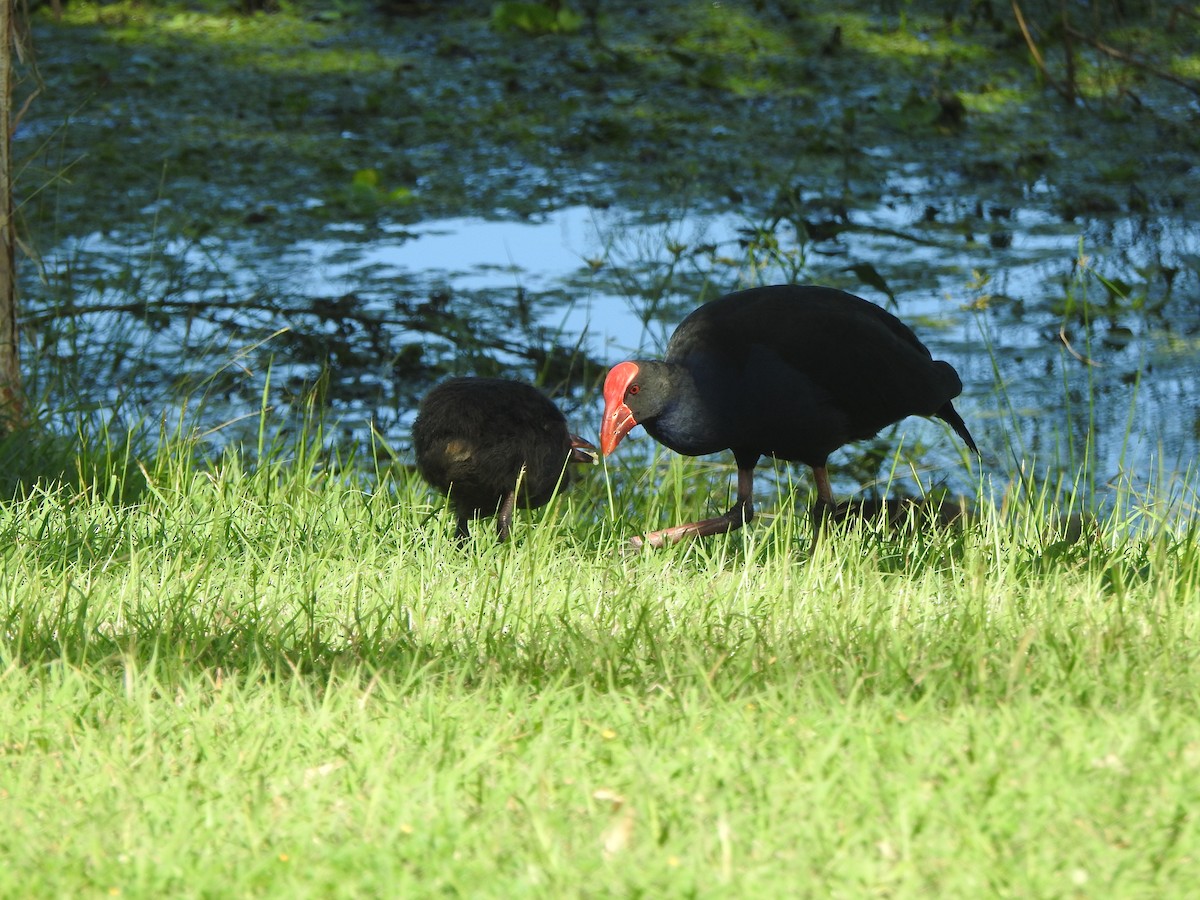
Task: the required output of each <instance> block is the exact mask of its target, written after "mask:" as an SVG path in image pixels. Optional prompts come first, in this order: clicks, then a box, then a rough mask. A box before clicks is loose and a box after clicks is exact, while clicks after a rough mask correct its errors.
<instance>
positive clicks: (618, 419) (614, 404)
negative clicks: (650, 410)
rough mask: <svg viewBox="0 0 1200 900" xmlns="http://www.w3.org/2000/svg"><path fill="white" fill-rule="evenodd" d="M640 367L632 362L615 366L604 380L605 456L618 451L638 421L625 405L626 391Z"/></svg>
mask: <svg viewBox="0 0 1200 900" xmlns="http://www.w3.org/2000/svg"><path fill="white" fill-rule="evenodd" d="M637 374H638V367H637V365H636V364H634V363H631V362H623V363H618V364H617V365H615V366H613V367H612V368H611V369H610V370H609V372H608V377H607V378H605V379H604V418H603V420H601V422H600V452H601V453H603V454H604V455H605V456H608V454H610V453H612V452H613V451H614V450H616V449H617V444H619V443H621V438H623V437H625V435H627V434H629V432H630V431H631V430H632V429H633V427H634V426H635V425H637V419H635V418H634V417H633V412H632V411H631V410H630V409H629V407H628V406H626V405H625V389H626V388H628V387H629V383H630V382H631V381H633V379H635V378H637Z"/></svg>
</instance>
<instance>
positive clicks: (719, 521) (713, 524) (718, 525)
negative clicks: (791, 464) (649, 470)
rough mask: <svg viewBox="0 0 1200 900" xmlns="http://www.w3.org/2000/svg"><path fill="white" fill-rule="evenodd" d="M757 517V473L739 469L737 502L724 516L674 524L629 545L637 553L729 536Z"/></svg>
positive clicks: (751, 470) (631, 539)
mask: <svg viewBox="0 0 1200 900" xmlns="http://www.w3.org/2000/svg"><path fill="white" fill-rule="evenodd" d="M753 518H754V470H753V469H738V489H737V502H736V503H734V504H733V508H732V509H730V510H729V512H727V513H725V515H723V516H716V517H715V518H712V519H702V520H701V521H699V522H688V523H687V524H685V525H673V526H672V527H670V528H664V529H662V530H661V531H652V532H650V533H649V534H647V535H646V536H644V537H632V538H630V539H629V546H630V547H632V548H633V549H635V550H640V549H642V547H644V546H646V545H649V546H651V547H666V546H669V545H671V544H678V543H679V542H680V541H682V540H684V539H686V538H691V537H708V536H709V535H712V534H725V533H726V532H730V531H737V529H739V528H741V527H742V526H743V525H744V524H746V523H747V522H749V521H750V520H751V519H753Z"/></svg>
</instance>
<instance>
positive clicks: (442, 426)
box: [412, 378, 596, 541]
mask: <svg viewBox="0 0 1200 900" xmlns="http://www.w3.org/2000/svg"><path fill="white" fill-rule="evenodd" d="M412 436H413V450H414V451H415V452H416V457H417V471H418V472H420V473H421V477H422V478H424V479H425V480H426V481H427V482H429V484H430V485H432V486H433V487H434V488H436V489H437V490H439V491H441V492H442V493H443V494H447V495H449V497H450V502H451V503H453V504H454V510H455V513H456V514H457V515H458V537H459V538H460V539H461V540H466V539H467V537H469V536H470V529H469V527H468V524H467V523H468V520H470V519H471V518H474V517H477V516H490V515H495V516H496V523H497V525H496V531H497V535H498V537H499V539H500V540H501V541H503V540H505V539H506V538H507V537H508V533H509V530H510V529H511V527H512V517H513V507H514V506H520V507H521V508H522V509H536V508H537V507H539V506H545V505H546V504H547V503H548V502H549V501H550V498H551V497H552V496H554V492H555V490H556V489H558V488H559V486H560V485H561V486H566V484H567V482H568V481H569V480H570V479H569V473H568V471H567V469H566V464H567V462H589V463H594V462H595V461H596V456H595V453H589V452H588V451H589V450H591V451H594V450H595V447H593V446H592V445H591V444H589V443H588V442H587V441H585V440H583V439H582V438H580V437H576V436H575V435H573V434H571V433H570V432H569V431H568V430H567V421H566V419H564V418H563V414H562V413H561V412H559V409H558V407H557V406H555V405H554V404H553V403H551V402H550V401H549V400H548V399H547V398H546V397H545V396H544V395H543V394H542V393H541V392H540V391H538V390H537V388H534V387H532V386H530V385H528V384H522V383H520V382H517V381H507V380H505V379H502V378H451V379H449V380H448V381H444V382H442V383H441V384H439V385H438V386H437V387H435V388H434V389H433V390H431V391H430V392H429V393H428V394H426V396H425V399H424V400H422V401H421V408H420V410H419V411H418V413H417V420H416V422H414V423H413V429H412Z"/></svg>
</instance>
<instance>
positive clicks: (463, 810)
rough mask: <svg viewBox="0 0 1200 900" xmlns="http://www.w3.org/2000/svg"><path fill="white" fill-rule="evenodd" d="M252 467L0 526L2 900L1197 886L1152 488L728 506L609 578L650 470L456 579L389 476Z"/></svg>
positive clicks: (433, 536) (448, 543) (299, 447)
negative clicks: (894, 510)
mask: <svg viewBox="0 0 1200 900" xmlns="http://www.w3.org/2000/svg"><path fill="white" fill-rule="evenodd" d="M288 450H289V448H288V446H287V445H286V444H282V445H277V446H276V448H275V450H274V451H273V452H268V454H267V457H266V460H265V461H264V462H263V463H262V464H260V465H258V466H254V467H251V466H249V465H248V464H243V463H242V462H241V461H239V459H238V457H237V456H236V455H228V456H226V457H225V458H224V459H223V460H221V461H219V462H215V463H212V464H200V463H196V462H194V461H192V458H191V456H190V455H189V454H188V453H187V452H186V448H185V449H179V448H178V447H164V448H161V449H160V451H159V452H158V454H157V461H148V462H146V463H145V466H144V471H142V470H139V468H138V467H137V466H128V467H124V468H123V467H121V466H118V465H115V464H114V465H113V467H112V468H113V473H112V474H111V477H110V476H109V475H108V474H105V473H98V474H97V475H96V476H95V477H93V478H91V479H87V478H84V479H82V482H83V483H82V484H81V485H80V484H77V485H75V486H57V487H56V486H53V485H52V484H50V483H47V484H45V485H43V486H42V487H40V488H39V489H37V490H30V491H26V492H25V493H24V494H23V495H22V499H18V500H15V501H11V502H6V503H4V504H2V505H0V541H2V546H3V548H4V549H3V551H0V552H2V554H3V555H2V559H3V578H2V579H0V620H2V622H3V637H2V639H0V641H2V642H0V809H2V810H3V811H4V815H5V819H6V827H5V828H4V829H3V830H2V831H0V857H2V858H3V859H4V860H5V865H4V866H3V867H2V868H0V896H106V895H117V894H119V895H123V896H132V897H156V896H165V895H171V896H200V895H205V896H259V895H262V896H289V897H291V896H371V895H380V896H428V895H446V894H462V895H470V896H496V897H508V896H514V895H521V894H524V895H532V896H546V897H562V896H654V897H670V896H690V895H697V896H778V897H785V896H786V897H792V896H814V897H824V896H865V895H874V894H882V895H888V896H990V895H1002V896H1014V897H1035V896H1036V897H1049V896H1071V895H1077V896H1122V897H1133V896H1146V897H1149V896H1155V897H1170V896H1185V895H1187V894H1188V893H1190V891H1191V890H1192V885H1193V883H1194V874H1195V871H1196V869H1197V865H1198V861H1200V828H1198V820H1197V815H1198V814H1197V810H1198V809H1200V709H1198V708H1197V707H1198V705H1200V704H1198V699H1200V666H1197V664H1196V662H1197V660H1196V655H1197V650H1196V648H1197V647H1198V646H1200V640H1198V639H1200V633H1198V632H1200V607H1198V606H1197V601H1196V597H1197V594H1198V593H1200V550H1198V549H1197V545H1198V543H1200V541H1198V540H1197V538H1198V537H1200V536H1198V535H1197V533H1196V531H1197V529H1196V527H1195V525H1194V524H1190V519H1189V516H1190V515H1191V513H1192V512H1194V505H1195V495H1194V493H1189V492H1188V490H1187V489H1186V487H1184V488H1176V489H1174V490H1175V496H1174V497H1172V488H1171V486H1170V485H1165V484H1164V485H1157V486H1153V487H1152V488H1151V489H1149V493H1146V494H1144V495H1139V496H1135V495H1133V494H1131V493H1128V492H1127V493H1126V494H1125V495H1123V497H1122V498H1121V502H1120V503H1118V504H1117V505H1116V506H1114V510H1115V511H1114V512H1112V513H1109V514H1105V515H1104V516H1101V517H1100V519H1099V520H1098V521H1097V523H1096V524H1095V525H1094V527H1093V526H1089V527H1087V528H1085V529H1084V531H1083V535H1082V536H1081V537H1080V538H1079V539H1078V540H1076V541H1074V542H1071V541H1069V540H1065V539H1062V538H1061V537H1060V536H1059V534H1058V530H1057V526H1056V525H1054V522H1055V521H1056V517H1057V516H1058V514H1059V512H1060V510H1059V509H1058V508H1057V507H1056V505H1055V502H1054V498H1055V497H1056V496H1057V494H1056V493H1055V492H1051V493H1050V494H1047V495H1043V496H1042V497H1039V498H1035V499H1034V500H1032V501H1029V500H1014V499H1013V498H1012V496H1009V497H1008V498H1007V499H1006V500H1005V502H1002V503H998V504H993V505H984V506H983V508H982V510H981V512H980V514H979V515H978V516H977V518H976V519H975V521H974V522H972V524H970V525H969V526H968V527H966V528H965V529H962V530H958V531H950V532H940V531H936V530H932V529H928V528H923V529H919V530H917V531H916V532H915V533H913V534H909V535H908V536H904V535H899V536H889V535H879V534H876V533H875V532H874V531H873V530H872V529H870V528H860V529H857V530H853V529H852V530H851V531H850V532H849V533H846V534H835V535H832V536H830V537H829V538H828V539H827V540H825V541H824V542H823V543H821V544H819V545H818V547H817V548H816V550H815V551H814V552H812V553H811V554H810V552H809V530H808V523H807V517H806V516H804V515H803V514H794V513H792V512H791V511H790V507H791V502H790V501H789V499H788V498H787V497H779V496H775V495H773V494H772V493H771V492H770V491H769V490H768V489H767V488H766V487H765V485H764V486H763V487H762V488H760V492H759V493H760V497H759V502H760V506H761V507H762V509H763V510H764V512H765V513H767V514H766V515H764V516H763V517H762V520H761V521H758V522H755V523H754V525H753V526H752V527H750V528H748V529H746V530H744V531H743V532H742V533H739V534H735V535H731V536H729V537H727V538H723V539H717V540H709V541H706V542H702V543H696V544H693V545H691V546H687V547H681V548H676V549H674V550H672V551H668V552H653V553H645V554H641V555H626V554H622V553H621V552H620V542H621V539H622V538H624V537H626V536H628V535H629V534H630V533H632V532H633V531H634V530H635V529H644V528H646V527H648V526H651V525H657V524H659V522H660V521H664V520H669V519H670V518H672V517H678V516H683V515H688V514H694V513H696V512H698V507H699V508H702V507H703V505H704V502H703V500H701V499H699V498H698V497H697V496H696V495H695V493H694V491H695V480H694V479H693V478H692V477H691V474H690V473H693V472H695V471H697V470H696V469H695V467H694V463H693V462H692V461H681V460H678V459H673V460H672V461H671V463H670V467H671V468H670V470H669V471H668V472H667V473H666V476H665V477H664V478H663V481H662V483H663V485H664V489H663V494H662V495H661V496H660V497H657V498H656V499H654V500H653V501H650V500H638V499H637V498H636V497H635V496H632V495H633V491H634V488H635V487H637V484H636V482H635V477H644V476H643V473H639V472H636V471H634V470H633V468H632V467H631V468H630V469H629V470H626V471H622V470H615V471H614V473H613V475H614V478H613V482H612V485H611V489H612V492H613V496H614V498H615V500H616V508H620V509H622V510H626V511H625V512H623V513H622V514H621V515H619V516H613V515H611V509H612V508H613V507H610V506H609V505H608V500H607V493H608V486H606V484H605V481H604V474H603V472H602V471H601V470H595V471H593V472H592V473H590V474H589V475H586V476H585V481H584V483H582V484H579V485H578V486H577V488H578V489H577V490H575V491H573V492H572V494H571V495H570V496H568V497H565V498H561V499H560V500H559V501H557V502H556V503H555V504H554V505H552V506H551V507H549V508H547V510H545V511H543V512H539V513H527V512H523V513H520V514H519V516H518V524H517V528H516V533H515V540H514V541H513V542H511V543H510V544H508V545H504V546H496V545H494V544H493V543H492V537H491V533H490V530H489V529H488V528H486V527H479V528H477V529H476V532H477V533H476V536H475V537H474V538H473V540H472V543H471V545H470V546H469V547H468V548H467V549H466V551H465V552H464V551H460V550H459V549H458V548H457V547H456V546H455V544H454V542H453V540H452V526H451V523H450V521H449V518H448V516H447V514H446V513H445V512H444V511H443V512H441V513H437V514H435V515H433V516H432V517H431V516H430V513H431V511H433V505H434V500H433V498H432V497H431V496H430V495H429V494H428V493H427V492H426V490H425V489H424V488H423V487H422V486H421V485H420V484H419V483H417V482H416V481H415V479H414V478H412V477H410V476H408V475H406V474H403V473H401V474H400V475H399V476H396V477H394V478H393V477H387V476H385V477H383V478H382V479H380V478H377V477H376V476H375V475H371V476H370V477H368V476H367V475H365V474H361V473H358V472H356V471H351V472H350V473H349V474H338V473H337V471H336V468H335V467H334V466H331V465H324V464H322V463H321V462H320V461H319V460H320V455H319V454H317V453H315V452H314V451H313V448H312V446H311V445H306V444H304V443H302V442H300V443H297V444H296V445H295V447H292V448H291V449H290V451H289V452H290V457H289V453H288V452H285V451H288ZM126 471H128V472H131V473H137V479H138V480H137V485H136V487H137V488H138V490H137V491H130V490H127V489H126V486H125V485H123V484H122V482H123V480H124V479H126V478H133V477H134V475H132V474H129V475H123V474H121V473H122V472H126ZM705 477H706V478H707V477H708V476H707V475H706V476H705ZM714 477H715V478H716V479H718V481H717V482H716V483H720V480H721V479H723V478H724V475H723V473H720V472H717V473H715V475H714ZM143 483H144V485H145V487H144V488H142V487H141V485H142V484H143ZM706 483H707V482H706ZM131 493H132V494H133V495H134V497H135V499H132V500H130V499H126V500H121V499H120V498H121V497H123V496H126V497H127V496H128V495H130V494H131ZM714 502H716V501H714ZM1064 503H1065V501H1064Z"/></svg>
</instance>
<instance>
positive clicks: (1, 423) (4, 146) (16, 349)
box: [0, 0, 25, 435]
mask: <svg viewBox="0 0 1200 900" xmlns="http://www.w3.org/2000/svg"><path fill="white" fill-rule="evenodd" d="M16 3H17V0H0V435H3V434H7V433H9V432H11V431H13V430H14V429H16V428H18V427H20V425H21V422H22V420H23V418H24V413H25V402H24V396H23V392H22V390H21V352H20V343H19V340H18V335H17V279H16V235H15V234H14V231H13V192H12V187H13V185H12V102H13V42H14V38H15V36H16V31H15V27H16V26H15V22H14V17H13V14H14V7H15V6H16Z"/></svg>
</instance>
